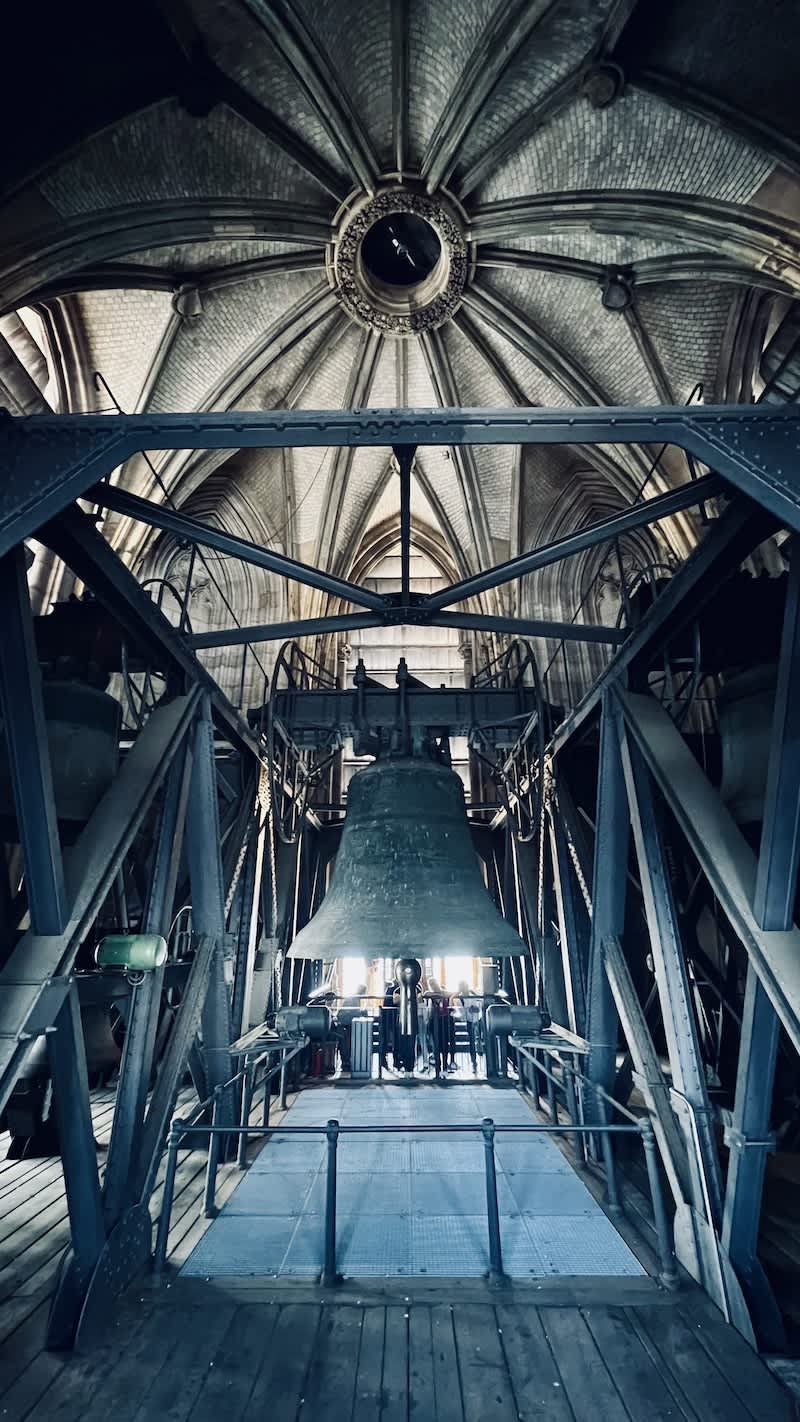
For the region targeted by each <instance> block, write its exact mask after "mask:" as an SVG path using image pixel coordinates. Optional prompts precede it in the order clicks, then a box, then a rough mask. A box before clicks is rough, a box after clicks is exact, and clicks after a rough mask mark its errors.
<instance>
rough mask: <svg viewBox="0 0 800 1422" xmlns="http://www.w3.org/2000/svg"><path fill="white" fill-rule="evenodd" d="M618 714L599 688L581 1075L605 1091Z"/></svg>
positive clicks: (618, 884)
mask: <svg viewBox="0 0 800 1422" xmlns="http://www.w3.org/2000/svg"><path fill="white" fill-rule="evenodd" d="M620 726H621V716H620V713H619V710H618V707H617V704H616V702H615V700H614V699H613V696H612V694H611V693H610V692H605V693H604V696H603V703H602V717H601V721H600V763H599V767H598V781H597V829H596V833H595V843H594V870H593V875H592V931H591V937H590V942H589V981H588V1002H587V1019H588V1026H587V1034H588V1037H589V1044H590V1050H589V1056H588V1059H587V1075H588V1077H589V1079H590V1080H591V1081H593V1082H595V1083H597V1085H598V1086H602V1087H603V1088H604V1090H606V1091H608V1092H611V1091H612V1089H613V1086H614V1077H615V1075H616V1057H617V1033H618V1018H617V1009H616V1005H615V1002H614V995H613V993H612V991H611V987H610V984H609V981H608V978H607V976H606V971H605V964H604V962H603V942H604V940H605V939H606V938H610V937H612V936H613V937H616V938H622V936H623V930H624V927H625V897H626V890H627V882H628V842H629V836H630V825H629V819H628V804H627V800H626V797H625V782H624V779H623V774H622V760H621V758H620V742H619V738H620Z"/></svg>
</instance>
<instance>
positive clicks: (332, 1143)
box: [322, 1121, 339, 1288]
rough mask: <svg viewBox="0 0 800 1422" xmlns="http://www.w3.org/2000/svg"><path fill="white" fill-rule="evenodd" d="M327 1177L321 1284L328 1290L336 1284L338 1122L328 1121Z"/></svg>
mask: <svg viewBox="0 0 800 1422" xmlns="http://www.w3.org/2000/svg"><path fill="white" fill-rule="evenodd" d="M326 1136H327V1140H328V1161H327V1177H326V1182H325V1263H324V1266H323V1270H322V1283H323V1284H324V1285H325V1286H326V1288H330V1287H331V1286H332V1285H333V1284H336V1283H337V1282H338V1278H339V1276H338V1274H337V1273H336V1148H337V1146H338V1143H339V1122H338V1121H329V1122H328V1125H327V1128H326Z"/></svg>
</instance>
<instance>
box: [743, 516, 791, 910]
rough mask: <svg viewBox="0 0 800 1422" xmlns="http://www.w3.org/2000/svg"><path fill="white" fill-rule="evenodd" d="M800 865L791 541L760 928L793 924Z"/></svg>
mask: <svg viewBox="0 0 800 1422" xmlns="http://www.w3.org/2000/svg"><path fill="white" fill-rule="evenodd" d="M798 862H800V538H798V537H797V536H795V537H794V539H793V540H792V548H791V562H790V565H789V582H788V587H787V590H786V609H785V611H784V615H783V633H782V637H781V651H780V661H779V664H778V685H777V688H776V692H775V709H774V712H773V717H772V740H771V744H770V755H769V767H768V770H767V788H766V794H765V798H764V817H763V822H762V829H761V847H760V849H759V855H758V873H757V874H756V886H755V894H754V898H753V912H754V914H755V918H756V922H757V923H758V924H759V925H760V927H761V928H769V929H786V928H791V927H792V924H793V923H794V903H795V898H796V896H797V868H798Z"/></svg>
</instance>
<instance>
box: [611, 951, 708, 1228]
mask: <svg viewBox="0 0 800 1422" xmlns="http://www.w3.org/2000/svg"><path fill="white" fill-rule="evenodd" d="M603 955H604V959H605V966H606V973H607V975H608V981H609V983H610V984H611V991H612V992H613V994H614V1001H615V1003H616V1005H617V1011H618V1013H619V1019H620V1022H621V1023H622V1030H623V1032H624V1034H625V1040H626V1042H627V1044H628V1050H629V1051H630V1054H631V1058H632V1060H633V1066H634V1070H635V1071H636V1073H637V1075H638V1078H639V1081H638V1085H639V1087H640V1089H641V1091H642V1094H643V1096H644V1098H645V1101H646V1102H647V1105H648V1107H649V1109H650V1111H651V1112H652V1116H653V1130H654V1131H655V1134H656V1139H657V1141H658V1144H659V1149H660V1151H661V1159H662V1161H663V1163H664V1169H665V1171H666V1175H667V1179H668V1181H669V1186H670V1190H671V1191H672V1196H673V1199H674V1201H675V1204H676V1205H680V1204H682V1203H683V1202H684V1201H685V1200H686V1199H687V1198H688V1195H689V1165H688V1160H687V1155H686V1143H685V1141H684V1139H683V1136H682V1135H681V1133H680V1131H679V1130H678V1124H677V1121H676V1120H675V1115H674V1112H673V1110H672V1105H671V1103H670V1097H669V1085H668V1083H667V1080H666V1078H665V1076H664V1073H663V1071H662V1070H661V1063H660V1061H659V1059H658V1053H657V1052H656V1049H655V1045H654V1043H653V1039H652V1037H651V1035H650V1028H649V1027H648V1025H647V1018H646V1016H645V1010H644V1008H643V1007H642V1005H641V1003H640V1001H639V998H638V995H637V992H636V988H635V986H634V982H633V979H632V977H631V974H630V969H629V967H628V964H627V962H626V961H625V954H624V953H623V951H622V944H621V943H620V941H619V939H618V938H615V937H609V938H607V939H606V940H605V943H604V945H603Z"/></svg>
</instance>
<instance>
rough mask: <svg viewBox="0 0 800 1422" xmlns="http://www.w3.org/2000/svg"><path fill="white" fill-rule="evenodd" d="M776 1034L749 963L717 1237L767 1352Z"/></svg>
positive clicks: (780, 1335) (772, 1321)
mask: <svg viewBox="0 0 800 1422" xmlns="http://www.w3.org/2000/svg"><path fill="white" fill-rule="evenodd" d="M778 1036H779V1024H778V1018H777V1015H776V1013H775V1009H774V1007H773V1006H772V1003H771V1002H770V1000H769V998H768V997H767V994H766V993H765V991H764V988H763V987H762V985H761V983H760V981H759V979H758V975H757V973H756V971H755V969H754V967H753V964H752V963H749V964H748V968H747V986H746V988H745V995H744V1012H743V1015H742V1033H741V1038H740V1042H739V1065H738V1070H737V1075H736V1096H735V1098H734V1104H733V1124H732V1126H731V1127H730V1128H729V1129H728V1130H727V1131H726V1133H725V1142H726V1145H727V1146H728V1150H729V1152H730V1154H729V1157H728V1178H727V1181H726V1185H725V1203H724V1208H723V1214H722V1243H723V1245H724V1247H725V1249H727V1251H728V1253H729V1255H730V1257H731V1261H732V1263H733V1265H734V1268H735V1269H736V1272H737V1275H738V1277H739V1282H740V1283H741V1285H742V1288H743V1290H744V1293H745V1297H746V1299H747V1303H748V1306H749V1309H750V1313H751V1316H752V1319H753V1323H754V1326H755V1328H756V1332H757V1334H758V1338H759V1342H760V1344H761V1346H762V1347H764V1348H765V1349H767V1350H768V1351H769V1352H780V1351H781V1350H782V1349H783V1348H785V1346H786V1339H785V1336H784V1330H783V1323H782V1320H781V1314H780V1310H779V1308H778V1306H777V1304H776V1302H775V1297H774V1295H773V1292H772V1288H771V1286H770V1284H769V1282H768V1280H767V1277H766V1274H765V1273H764V1270H763V1267H762V1265H761V1261H760V1260H759V1258H758V1229H759V1222H760V1219H761V1197H762V1193H763V1188H764V1172H765V1169H766V1157H767V1155H768V1153H769V1152H770V1151H772V1150H774V1148H775V1142H774V1139H773V1138H772V1137H771V1136H770V1133H769V1124H770V1112H771V1108H772V1088H773V1083H774V1080H775V1062H776V1058H777V1054H778Z"/></svg>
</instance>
